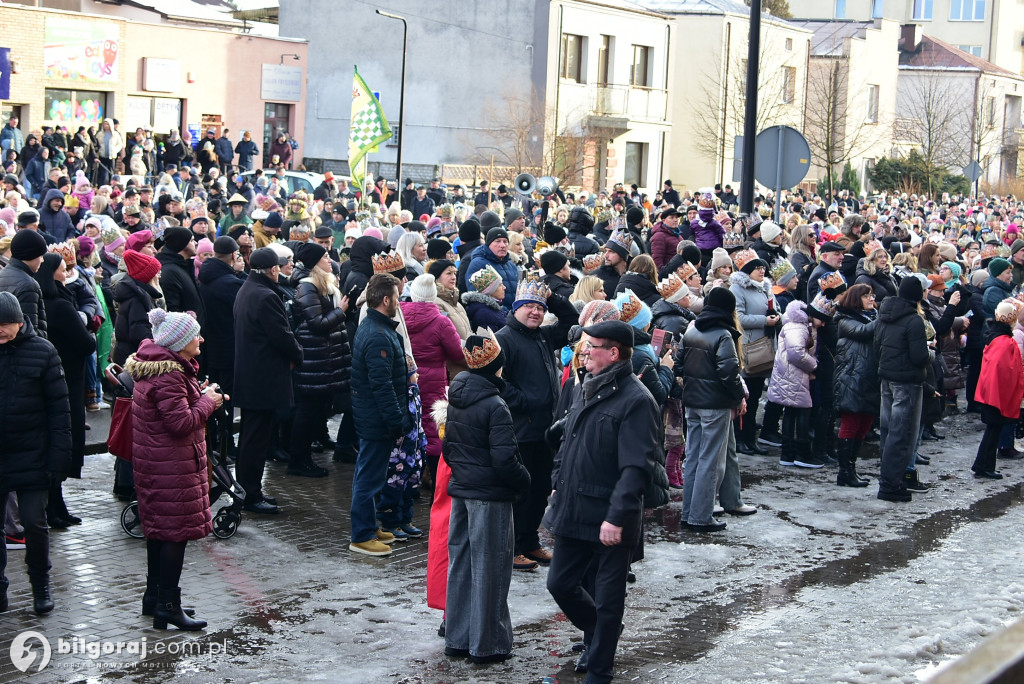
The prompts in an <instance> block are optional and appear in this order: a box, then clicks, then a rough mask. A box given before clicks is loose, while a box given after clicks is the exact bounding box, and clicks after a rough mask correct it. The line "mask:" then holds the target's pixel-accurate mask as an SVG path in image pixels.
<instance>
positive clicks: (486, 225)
mask: <svg viewBox="0 0 1024 684" xmlns="http://www.w3.org/2000/svg"><path fill="white" fill-rule="evenodd" d="M500 225H501V217H500V216H498V214H496V213H495V212H493V211H490V210H488V211H485V212H484V213H482V214H480V229H481V232H482V231H484V230H487V231H489V230H490V229H491V228H497V227H498V226H500Z"/></svg>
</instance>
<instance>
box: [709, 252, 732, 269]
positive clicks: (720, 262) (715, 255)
mask: <svg viewBox="0 0 1024 684" xmlns="http://www.w3.org/2000/svg"><path fill="white" fill-rule="evenodd" d="M722 266H730V267H731V266H732V259H730V258H729V253H728V252H727V251H725V249H723V248H722V247H715V250H714V251H713V252H711V265H710V266H708V272H709V273H714V272H715V271H717V270H718V269H720V268H721V267H722Z"/></svg>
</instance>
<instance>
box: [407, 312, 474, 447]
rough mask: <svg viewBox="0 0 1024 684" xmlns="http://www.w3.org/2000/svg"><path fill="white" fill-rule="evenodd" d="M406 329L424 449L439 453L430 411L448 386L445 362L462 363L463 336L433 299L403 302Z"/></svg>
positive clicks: (438, 444)
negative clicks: (420, 407)
mask: <svg viewBox="0 0 1024 684" xmlns="http://www.w3.org/2000/svg"><path fill="white" fill-rule="evenodd" d="M402 316H404V317H405V329H406V330H407V331H408V332H409V342H410V344H411V345H412V357H413V359H415V360H416V369H417V371H418V372H419V374H420V380H419V386H420V397H421V398H422V401H423V409H424V410H423V431H424V432H425V433H427V453H428V454H430V455H431V456H437V455H438V454H440V453H441V439H440V438H439V437H438V436H437V425H435V424H434V419H433V418H432V417H431V415H430V411H431V408H432V407H433V406H434V402H435V401H437V400H438V399H444V398H445V389H446V388H447V387H448V369H447V365H446V364H447V363H453V364H456V365H463V364H465V362H466V361H465V358H466V357H465V356H463V354H462V339H461V338H460V337H459V333H458V332H457V331H456V330H455V324H454V323H452V322H451V321H450V320H449V319H448V317H447V316H445V315H444V314H442V313H441V310H440V309H438V308H437V304H434V303H433V302H402Z"/></svg>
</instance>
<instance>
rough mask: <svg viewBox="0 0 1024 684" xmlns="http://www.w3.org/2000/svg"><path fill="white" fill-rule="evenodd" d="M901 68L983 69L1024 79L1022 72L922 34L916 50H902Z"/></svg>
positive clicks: (986, 71)
mask: <svg viewBox="0 0 1024 684" xmlns="http://www.w3.org/2000/svg"><path fill="white" fill-rule="evenodd" d="M900 68H917V69H939V70H946V69H948V70H960V71H963V70H967V71H981V72H982V73H986V74H993V75H996V76H1010V77H1012V78H1015V79H1018V80H1024V79H1022V78H1021V75H1020V74H1016V73H1014V72H1012V71H1010V70H1009V69H1004V68H1003V67H1001V66H998V65H996V64H993V63H992V62H989V61H988V60H985V59H982V58H981V57H975V56H974V55H972V54H970V53H968V52H964V51H963V50H959V49H957V48H955V47H953V46H952V45H950V44H949V43H945V42H943V41H941V40H939V39H938V38H933V37H932V36H921V45H920V46H919V47H918V49H917V50H916V51H914V52H906V51H903V50H901V51H900Z"/></svg>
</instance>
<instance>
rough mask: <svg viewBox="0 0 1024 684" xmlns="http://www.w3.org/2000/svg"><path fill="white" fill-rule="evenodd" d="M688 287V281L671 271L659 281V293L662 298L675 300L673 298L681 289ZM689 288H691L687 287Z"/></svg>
mask: <svg viewBox="0 0 1024 684" xmlns="http://www.w3.org/2000/svg"><path fill="white" fill-rule="evenodd" d="M685 287H686V283H684V282H683V279H682V278H680V277H679V276H677V275H676V274H675V273H669V274H668V277H667V278H665V279H664V280H662V281H661V282H660V283H658V294H660V295H661V297H662V299H664V300H666V301H669V302H671V301H675V300H674V299H672V298H673V297H675V296H676V295H677V294H679V292H680V290H682V289H683V288H685ZM686 289H687V290H689V288H686Z"/></svg>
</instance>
